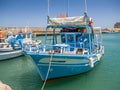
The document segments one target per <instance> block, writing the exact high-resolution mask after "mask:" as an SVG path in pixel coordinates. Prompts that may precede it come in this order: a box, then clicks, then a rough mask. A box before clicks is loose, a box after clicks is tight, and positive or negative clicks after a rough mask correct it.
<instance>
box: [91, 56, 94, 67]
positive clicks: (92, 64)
mask: <svg viewBox="0 0 120 90" xmlns="http://www.w3.org/2000/svg"><path fill="white" fill-rule="evenodd" d="M90 67H91V68H93V67H94V59H93V58H92V57H91V58H90Z"/></svg>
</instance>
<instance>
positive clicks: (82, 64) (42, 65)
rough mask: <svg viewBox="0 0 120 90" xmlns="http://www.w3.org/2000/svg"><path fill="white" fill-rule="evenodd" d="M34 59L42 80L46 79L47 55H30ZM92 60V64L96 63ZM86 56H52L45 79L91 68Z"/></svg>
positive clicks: (73, 73)
mask: <svg viewBox="0 0 120 90" xmlns="http://www.w3.org/2000/svg"><path fill="white" fill-rule="evenodd" d="M30 56H31V58H32V60H33V61H34V63H35V65H36V67H37V69H38V71H39V74H40V76H41V78H42V80H45V79H46V75H47V72H48V67H49V59H50V58H51V57H50V56H49V55H48V56H46V55H30ZM97 62H98V61H97V60H95V61H94V66H96V64H97ZM91 69H92V68H91V67H90V63H89V60H88V58H85V57H73V58H72V57H69V56H53V60H52V61H51V66H50V72H49V75H48V78H47V79H53V78H59V77H65V76H71V75H77V74H80V73H83V72H87V71H89V70H91Z"/></svg>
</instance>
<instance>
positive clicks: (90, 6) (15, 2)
mask: <svg viewBox="0 0 120 90" xmlns="http://www.w3.org/2000/svg"><path fill="white" fill-rule="evenodd" d="M86 1H87V12H88V16H90V17H92V18H93V22H94V26H101V27H103V28H106V27H113V25H114V23H115V22H120V10H119V9H120V0H86ZM47 2H48V0H0V26H17V27H24V26H26V25H27V24H29V26H30V27H36V26H37V27H45V26H46V23H47ZM66 12H67V0H50V16H51V17H56V16H57V15H58V14H60V13H66ZM83 13H84V0H69V16H79V15H83Z"/></svg>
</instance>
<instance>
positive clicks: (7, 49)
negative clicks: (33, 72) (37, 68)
mask: <svg viewBox="0 0 120 90" xmlns="http://www.w3.org/2000/svg"><path fill="white" fill-rule="evenodd" d="M21 55H23V54H22V50H21V49H20V47H19V46H17V45H15V50H14V49H13V48H12V47H11V45H10V44H9V43H8V42H7V41H6V39H5V38H0V60H5V59H10V58H14V57H18V56H21Z"/></svg>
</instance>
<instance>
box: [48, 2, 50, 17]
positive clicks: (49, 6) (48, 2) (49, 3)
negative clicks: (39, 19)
mask: <svg viewBox="0 0 120 90" xmlns="http://www.w3.org/2000/svg"><path fill="white" fill-rule="evenodd" d="M49 15H50V0H48V16H49Z"/></svg>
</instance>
